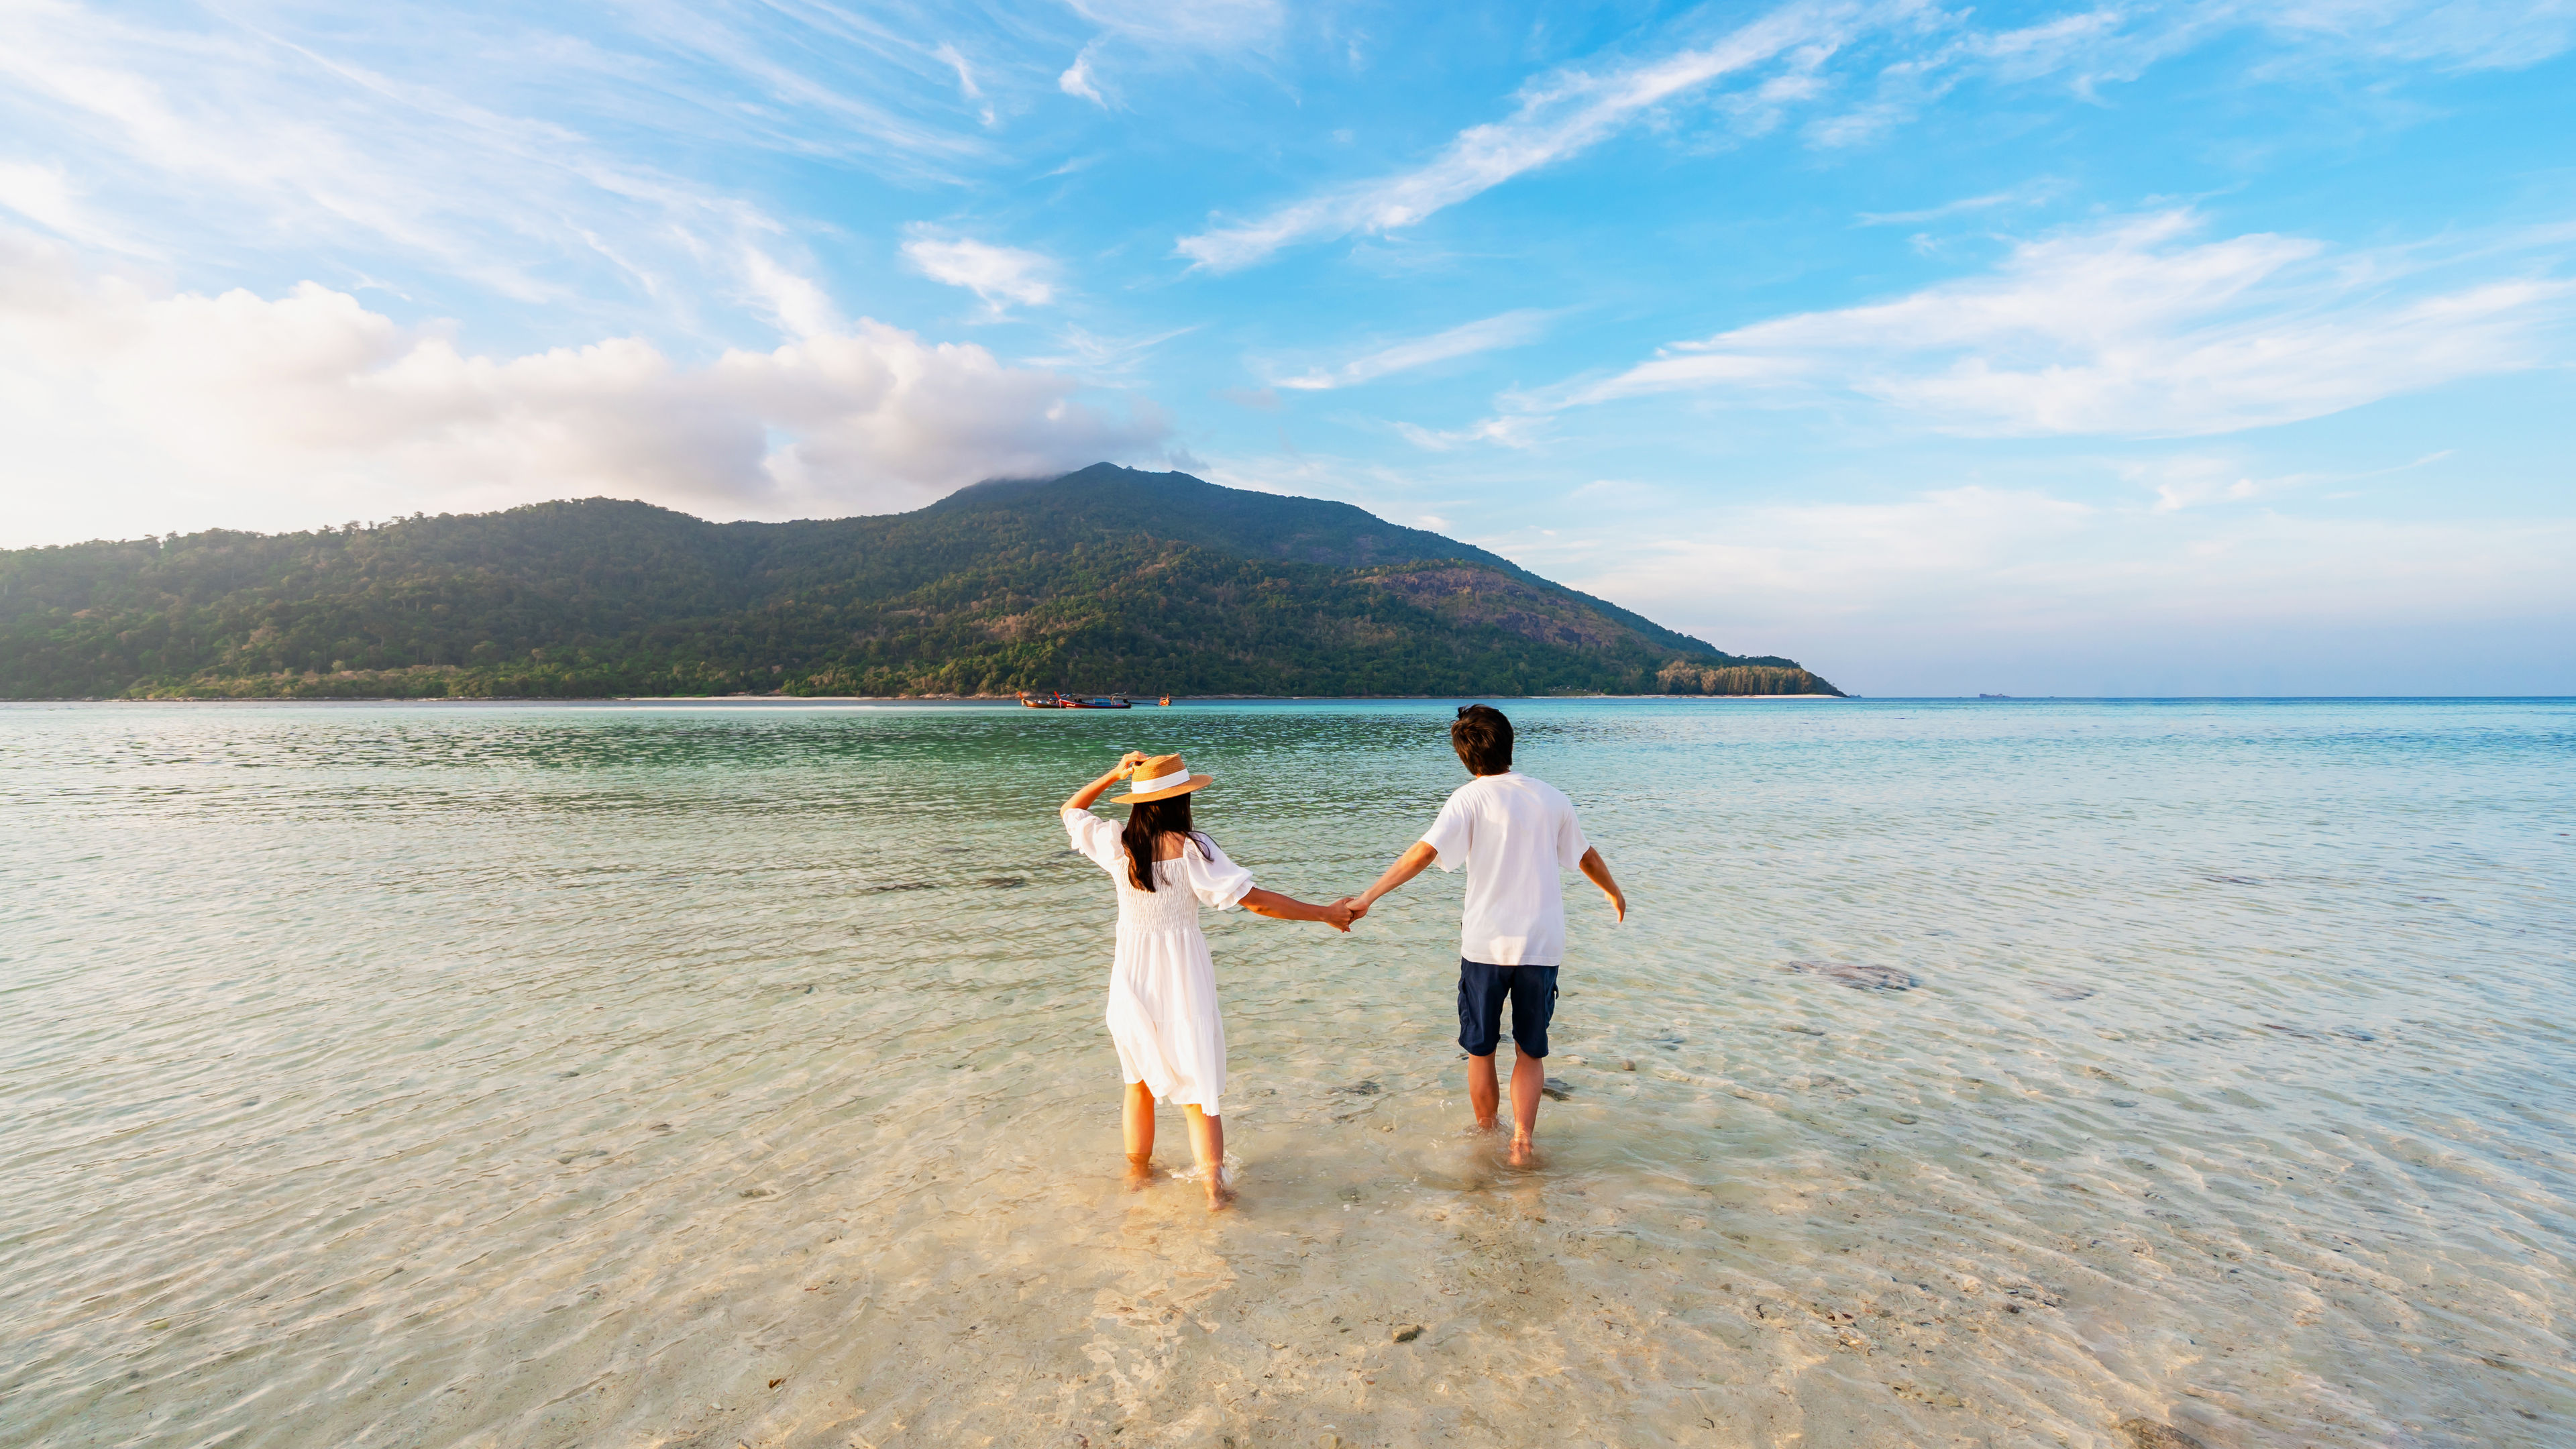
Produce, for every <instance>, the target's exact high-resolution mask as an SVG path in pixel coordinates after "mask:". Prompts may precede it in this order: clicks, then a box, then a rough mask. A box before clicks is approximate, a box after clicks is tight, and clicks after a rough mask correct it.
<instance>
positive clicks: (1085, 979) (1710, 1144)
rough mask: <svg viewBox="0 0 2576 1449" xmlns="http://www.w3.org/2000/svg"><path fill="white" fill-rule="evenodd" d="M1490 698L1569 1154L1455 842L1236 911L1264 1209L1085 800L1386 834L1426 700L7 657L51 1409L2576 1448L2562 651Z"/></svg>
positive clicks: (284, 1429) (1220, 936) (1318, 860)
mask: <svg viewBox="0 0 2576 1449" xmlns="http://www.w3.org/2000/svg"><path fill="white" fill-rule="evenodd" d="M1510 708H1511V710H1512V712H1513V714H1514V716H1515V718H1516V720H1517V721H1518V722H1519V724H1520V728H1521V735H1522V746H1521V761H1522V764H1523V766H1524V767H1525V768H1527V769H1529V770H1530V771H1532V772H1533V773H1536V774H1539V775H1542V776H1544V777H1546V778H1549V779H1551V780H1554V781H1556V782H1557V783H1558V784H1560V785H1562V786H1563V787H1565V788H1566V789H1567V791H1568V792H1569V793H1571V794H1572V795H1573V796H1574V798H1575V799H1576V801H1577V802H1578V804H1579V805H1580V806H1581V807H1582V809H1583V811H1584V817H1585V825H1586V827H1587V829H1588V830H1589V832H1590V833H1591V835H1592V836H1593V838H1594V840H1595V841H1596V842H1597V843H1599V844H1600V845H1601V847H1602V849H1603V851H1604V853H1605V855H1607V856H1608V858H1609V859H1610V861H1611V863H1612V865H1613V866H1614V868H1615V869H1616V870H1617V871H1618V873H1619V875H1620V877H1621V880H1622V883H1623V884H1624V885H1625V886H1626V887H1627V889H1628V890H1629V893H1630V895H1631V897H1632V900H1633V903H1634V912H1633V914H1632V916H1631V919H1630V921H1629V923H1628V924H1627V925H1626V926H1624V927H1616V928H1614V927H1613V926H1612V924H1611V923H1610V921H1609V919H1608V916H1607V913H1606V911H1605V910H1604V909H1603V907H1602V906H1601V903H1600V901H1599V899H1598V897H1597V896H1596V895H1594V894H1592V893H1591V892H1590V891H1589V890H1588V888H1585V887H1583V886H1582V883H1581V882H1580V881H1574V882H1572V883H1571V886H1570V888H1569V892H1568V899H1569V903H1570V905H1571V907H1572V917H1573V927H1572V935H1573V939H1572V946H1571V955H1570V957H1569V963H1568V966H1567V969H1566V971H1565V979H1564V984H1565V988H1566V995H1565V998H1564V1000H1563V1002H1562V1004H1561V1007H1560V1010H1559V1015H1558V1024H1557V1029H1556V1037H1557V1053H1558V1055H1557V1056H1556V1057H1555V1058H1554V1059H1553V1060H1552V1061H1551V1063H1550V1068H1551V1075H1552V1076H1554V1077H1556V1078H1558V1079H1559V1080H1560V1081H1561V1083H1562V1084H1563V1086H1564V1087H1565V1089H1566V1096H1565V1098H1564V1100H1562V1101H1553V1102H1550V1103H1549V1104H1548V1105H1547V1106H1546V1107H1545V1109H1544V1111H1543V1112H1542V1114H1541V1119H1540V1123H1539V1135H1540V1143H1541V1147H1542V1149H1543V1151H1544V1154H1545V1156H1544V1160H1543V1162H1542V1164H1541V1165H1540V1167H1539V1168H1538V1170H1535V1171H1530V1172H1519V1171H1513V1170H1510V1169H1508V1168H1506V1167H1504V1166H1502V1165H1501V1164H1500V1163H1499V1162H1498V1160H1497V1158H1496V1156H1495V1152H1494V1145H1493V1144H1492V1143H1491V1142H1490V1141H1489V1140H1487V1139H1482V1138H1477V1137H1473V1136H1471V1135H1467V1134H1464V1133H1462V1132H1461V1131H1460V1129H1461V1127H1462V1126H1464V1125H1465V1121H1466V1115H1467V1114H1466V1107H1465V1100H1464V1093H1463V1079H1462V1075H1461V1070H1460V1068H1461V1063H1460V1062H1459V1060H1458V1052H1457V1050H1456V1047H1455V1045H1454V1044H1453V1042H1452V1040H1451V1038H1452V1036H1453V1034H1454V1031H1455V1019H1454V1014H1453V1009H1452V1005H1451V992H1452V989H1453V984H1454V978H1455V966H1454V952H1455V937H1454V927H1455V918H1456V906H1457V891H1458V879H1457V878H1456V877H1450V876H1442V875H1440V874H1438V873H1436V872H1435V873H1432V874H1429V875H1426V876H1425V877H1424V878H1423V879H1421V880H1420V881H1418V882H1416V883H1415V884H1414V885H1413V886H1411V887H1409V888H1408V889H1407V890H1406V891H1404V892H1403V893H1401V894H1399V895H1397V896H1396V897H1394V898H1392V899H1390V900H1389V901H1387V902H1386V903H1384V904H1383V905H1381V907H1380V908H1379V910H1378V912H1377V913H1376V914H1375V915H1374V916H1372V917H1371V918H1370V919H1369V920H1368V921H1366V922H1364V923H1363V924H1362V925H1361V926H1360V927H1359V929H1358V931H1357V932H1356V933H1355V934H1353V935H1352V936H1349V937H1346V938H1345V937H1337V936H1334V935H1332V934H1330V933H1329V932H1327V931H1325V930H1324V929H1323V928H1321V927H1316V926H1308V925H1291V924H1286V923H1280V922H1274V921H1263V920H1258V919H1253V918H1249V917H1246V916H1244V915H1242V914H1241V913H1229V914H1227V915H1225V916H1223V917H1221V918H1219V917H1214V916H1211V918H1210V925H1209V931H1210V937H1211V940H1212V942H1213V944H1214V947H1215V952H1216V958H1217V963H1218V973H1219V981H1220V984H1221V987H1222V990H1223V991H1224V994H1225V1000H1226V1010H1227V1023H1228V1028H1229V1034H1230V1037H1231V1042H1232V1058H1233V1066H1234V1069H1235V1076H1234V1080H1233V1083H1232V1085H1231V1088H1230V1090H1229V1091H1228V1093H1227V1102H1228V1109H1229V1110H1228V1113H1227V1128H1228V1132H1229V1135H1230V1138H1231V1142H1230V1145H1231V1147H1232V1150H1233V1152H1234V1154H1235V1155H1236V1156H1237V1157H1238V1158H1239V1159H1240V1163H1241V1165H1240V1186H1241V1190H1242V1201H1241V1206H1240V1208H1239V1210H1238V1211H1236V1212H1234V1213H1231V1214H1227V1215H1224V1216H1222V1217H1217V1218H1211V1217H1210V1216H1209V1215H1208V1214H1207V1213H1206V1212H1205V1211H1204V1210H1203V1207H1202V1205H1201V1201H1200V1196H1199V1194H1198V1193H1197V1192H1196V1191H1195V1190H1194V1188H1193V1187H1192V1185H1191V1184H1189V1183H1188V1182H1186V1181H1180V1180H1166V1181H1163V1182H1160V1183H1157V1184H1156V1185H1155V1186H1153V1187H1151V1188H1149V1189H1147V1190H1146V1191H1143V1192H1140V1193H1129V1192H1125V1191H1122V1190H1121V1188H1120V1184H1119V1173H1118V1169H1119V1167H1120V1165H1121V1163H1120V1158H1119V1155H1118V1137H1117V1131H1118V1128H1117V1120H1118V1117H1117V1077H1116V1064H1115V1057H1114V1054H1113V1053H1112V1051H1111V1049H1110V1046H1109V1043H1108V1041H1107V1038H1106V1036H1105V1033H1104V1031H1103V1029H1102V1027H1101V1025H1100V1011H1101V1007H1102V1001H1103V992H1104V980H1105V973H1106V969H1107V963H1108V958H1109V952H1110V945H1111V940H1110V923H1111V921H1112V919H1113V918H1114V913H1115V904H1114V901H1113V899H1112V895H1111V891H1110V888H1109V884H1108V882H1107V881H1106V880H1104V879H1103V878H1101V877H1100V876H1099V875H1098V874H1097V873H1096V872H1095V871H1094V870H1093V868H1092V867H1090V866H1089V865H1088V864H1086V863H1084V862H1083V861H1081V860H1080V859H1079V858H1078V857H1075V856H1073V855H1072V854H1070V853H1069V852H1068V851H1066V849H1065V848H1064V840H1063V837H1062V835H1061V833H1060V832H1059V830H1058V827H1057V826H1056V824H1055V820H1054V807H1055V804H1056V802H1057V801H1058V800H1060V799H1061V798H1062V797H1063V796H1064V795H1066V794H1067V793H1069V792H1070V791H1071V790H1072V789H1073V788H1074V787H1075V786H1076V785H1078V784H1079V783H1081V782H1082V781H1083V780H1084V779H1086V778H1088V777H1089V776H1090V775H1091V774H1093V773H1096V772H1097V771H1098V770H1099V769H1101V768H1103V767H1105V766H1106V764H1107V763H1108V762H1109V761H1110V760H1112V759H1113V758H1114V755H1115V751H1116V750H1118V749H1120V748H1123V747H1127V746H1131V745H1132V746H1137V747H1142V748H1147V749H1179V750H1182V751H1184V752H1186V753H1187V755H1188V756H1189V759H1190V761H1191V763H1192V765H1193V766H1194V767H1197V768H1204V769H1209V770H1212V771H1213V772H1214V773H1215V774H1216V775H1217V777H1218V781H1219V783H1218V786H1217V787H1216V788H1215V789H1213V790H1211V791H1210V792H1208V793H1207V794H1205V795H1203V796H1201V797H1200V799H1201V801H1202V802H1203V806H1202V810H1201V813H1200V819H1201V822H1202V823H1203V824H1205V825H1207V826H1208V827H1210V828H1211V830H1212V831H1213V832H1214V833H1215V834H1216V835H1217V837H1218V838H1219V839H1220V840H1221V841H1222V842H1223V843H1224V845H1225V846H1226V848H1227V850H1228V851H1229V852H1230V853H1231V854H1233V855H1234V857H1235V858H1236V859H1238V860H1240V861H1242V862H1244V863H1245V864H1247V865H1248V866H1250V867H1251V868H1252V869H1253V871H1254V873H1255V875H1256V876H1257V877H1258V878H1259V879H1260V880H1261V881H1262V882H1263V883H1264V884H1266V885H1270V886H1272V887H1274V888H1277V889H1281V890H1285V891H1288V892H1290V893H1292V894H1300V895H1306V896H1310V897H1317V898H1322V897H1329V896H1331V895H1336V894H1340V893H1344V892H1348V891H1355V890H1357V889H1359V888H1360V887H1361V886H1363V885H1364V884H1366V883H1367V881H1368V880H1369V879H1370V878H1371V877H1372V876H1373V875H1374V873H1375V871H1376V870H1377V868H1378V867H1379V866H1380V865H1382V864H1383V863H1384V861H1385V860H1386V859H1387V858H1389V857H1391V856H1392V855H1394V854H1395V853H1396V852H1398V851H1399V850H1401V849H1402V848H1403V847H1404V845H1405V844H1406V843H1407V842H1408V841H1409V840H1410V839H1411V838H1412V832H1413V831H1415V830H1417V829H1418V828H1419V827H1420V826H1421V825H1422V824H1423V823H1425V822H1427V820H1428V819H1429V817H1430V813H1431V811H1432V810H1433V808H1434V807H1435V806H1436V804H1437V802H1438V801H1439V799H1440V798H1441V796H1442V795H1443V794H1445V792H1446V791H1447V790H1448V789H1450V788H1451V787H1452V786H1453V785H1455V784H1456V783H1458V782H1459V780H1460V779H1462V778H1463V777H1462V776H1461V775H1460V773H1459V771H1458V767H1457V765H1456V763H1455V761H1454V759H1453V758H1452V757H1451V756H1450V755H1449V753H1448V751H1447V749H1446V747H1445V742H1444V737H1443V730H1444V727H1445V721H1446V719H1447V716H1448V713H1449V711H1448V710H1447V708H1446V707H1443V706H1433V705H1414V704H1364V705H1327V704H1304V703H1300V704H1293V705H1291V704H1259V705H1241V706H1186V707H1181V708H1175V709H1173V710H1170V711H1159V710H1147V711H1139V712H1135V713H1132V714H1124V715H1120V714H1071V715H1058V714H1040V713H1032V712H1026V711H1020V710H1017V709H976V708H936V707H921V708H899V707H855V706H852V707H767V706H731V707H726V706H704V707H694V708H692V707H677V706H674V707H659V706H618V707H607V706H603V707H586V708H585V707H534V706H529V707H521V706H446V705H440V706H339V707H333V706H321V707H312V706H275V707H271V706H159V707H155V706H123V705H102V706H71V707H35V706H16V707H6V708H0V819H5V821H6V826H7V828H6V830H5V832H0V1028H5V1029H4V1030H0V1324H5V1325H6V1328H7V1332H6V1333H5V1335H0V1443H7V1444H10V1445H18V1444H47V1445H90V1444H96V1445H116V1444H151V1445H173V1446H193V1445H216V1444H223V1445H253V1444H268V1445H290V1444H291V1445H310V1444H325V1443H328V1444H388V1445H396V1444H399V1445H449V1444H486V1445H496V1446H498V1445H507V1446H516V1445H543V1444H573V1443H580V1444H648V1443H650V1444H703V1445H709V1446H732V1445H736V1444H749V1445H769V1444H782V1445H808V1444H811V1445H844V1444H868V1445H875V1444H925V1445H927V1444H960V1443H983V1442H994V1443H1005V1444H1018V1443H1042V1444H1067V1445H1070V1444H1076V1443H1083V1442H1087V1443H1088V1444H1089V1445H1091V1446H1093V1449H1102V1446H1106V1445H1110V1444H1113V1443H1114V1444H1167V1443H1168V1444H1185V1445H1201V1444H1206V1445H1215V1444H1221V1443H1223V1442H1225V1441H1226V1440H1227V1439H1228V1438H1231V1439H1232V1440H1233V1442H1234V1443H1236V1444H1237V1445H1272V1444H1301V1445H1311V1444H1315V1443H1317V1442H1319V1440H1320V1439H1321V1438H1322V1436H1325V1435H1327V1434H1332V1435H1338V1436H1339V1437H1340V1438H1341V1439H1342V1440H1344V1441H1346V1442H1349V1443H1353V1444H1368V1445H1373V1444H1414V1443H1443V1442H1457V1443H1462V1444H1463V1443H1477V1444H1547V1445H1557V1444H1590V1443H1604V1444H1622V1445H1624V1444H1639V1443H1665V1442H1669V1443H1676V1444H1711V1445H1734V1444H1747V1445H1751V1444H1759V1445H1787V1444H1810V1443H1812V1444H1831V1445H1842V1444H1853V1445H1879V1444H1922V1445H1932V1444H1994V1445H2058V1444H2067V1445H2092V1446H2099V1445H2111V1444H2125V1443H2126V1442H2127V1441H2126V1438H2125V1436H2122V1435H2120V1434H2119V1433H2118V1432H2117V1431H2116V1430H2115V1428H2114V1426H2115V1425H2116V1424H2117V1423H2118V1422H2119V1421H2121V1420H2124V1419H2128V1418H2131V1417H2133V1416H2143V1417H2146V1418H2149V1419H2153V1420H2156V1421H2159V1422H2166V1423H2171V1424H2173V1425H2176V1426H2178V1427H2181V1428H2183V1429H2185V1430H2186V1431H2188V1432H2190V1433H2192V1434H2194V1435H2196V1436H2198V1437H2199V1438H2201V1439H2202V1440H2204V1441H2205V1442H2206V1443H2208V1444H2209V1445H2211V1446H2226V1445H2284V1446H2287V1445H2310V1444H2314V1445H2463V1446H2466V1445H2480V1446H2485V1445H2532V1446H2540V1445H2566V1444H2569V1443H2576V1362H2572V1361H2571V1341H2570V1332H2571V1328H2572V1327H2576V1283H2571V1277H2570V1272H2569V1267H2570V1264H2569V1258H2570V1254H2571V1248H2576V1231H2571V1230H2576V1214H2572V1213H2571V1208H2576V1201H2571V1195H2572V1194H2576V1149H2571V1146H2570V1143H2569V1138H2568V1122H2569V1113H2570V1109H2571V1107H2576V839H2571V836H2570V834H2569V832H2571V831H2576V704H2570V703H2566V702H2540V703H2496V702H2430V703H2427V702H2389V703H2367V702H2365V703H2354V702H2330V703H2300V702H2288V703H2224V704H2193V703H2181V704H2089V703H2063V704H2061V703H2011V704H1950V703H1941V704H1923V703H1905V702H1880V701H1868V702H1857V701H1855V702H1814V703H1788V702H1767V703H1766V702H1750V701H1722V702H1702V701H1693V702H1633V701H1583V702H1548V703H1524V704H1516V705H1512V706H1510ZM1798 962H1806V963H1838V964H1844V965H1861V966H1875V967H1883V968H1889V969H1891V970H1893V971H1896V972H1901V973H1904V974H1906V975H1910V976H1911V977H1912V978H1913V979H1914V980H1915V982H1916V984H1915V985H1914V986H1913V987H1912V988H1911V989H1906V990H1872V989H1866V988H1864V987H1858V986H1853V985H1847V984H1845V983H1844V982H1843V981H1841V980H1839V979H1837V978H1835V977H1834V976H1832V975H1829V974H1826V973H1823V972H1821V971H1818V970H1815V969H1808V970H1797V969H1791V963H1798ZM1506 1055H1508V1049H1507V1050H1506ZM1162 1157H1163V1160H1164V1161H1165V1163H1166V1164H1168V1165H1172V1166H1175V1167H1178V1166H1183V1165H1185V1163H1186V1141H1185V1137H1184V1135H1183V1133H1182V1132H1181V1131H1180V1123H1179V1121H1178V1120H1177V1119H1176V1118H1169V1119H1167V1120H1166V1122H1165V1123H1164V1131H1163V1143H1162ZM1402 1324H1420V1325H1423V1327H1424V1332H1423V1333H1422V1335H1421V1336H1420V1337H1419V1338H1418V1339H1415V1340H1413V1341H1411V1342H1406V1343H1396V1342H1393V1341H1391V1333H1390V1330H1391V1329H1392V1328H1393V1327H1395V1326H1397V1325H1402Z"/></svg>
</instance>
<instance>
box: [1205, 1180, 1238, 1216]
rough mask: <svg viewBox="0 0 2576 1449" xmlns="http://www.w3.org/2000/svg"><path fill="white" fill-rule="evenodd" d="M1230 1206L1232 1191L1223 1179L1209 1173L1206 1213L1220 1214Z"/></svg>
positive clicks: (1232, 1197)
mask: <svg viewBox="0 0 2576 1449" xmlns="http://www.w3.org/2000/svg"><path fill="white" fill-rule="evenodd" d="M1232 1206H1234V1189H1233V1188H1230V1187H1228V1186H1226V1185H1225V1179H1224V1178H1223V1177H1222V1176H1220V1175H1219V1174H1216V1173H1209V1174H1208V1211H1209V1212H1212V1213H1221V1212H1224V1211H1225V1210H1226V1209H1227V1208H1230V1207H1232Z"/></svg>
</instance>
